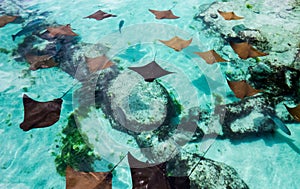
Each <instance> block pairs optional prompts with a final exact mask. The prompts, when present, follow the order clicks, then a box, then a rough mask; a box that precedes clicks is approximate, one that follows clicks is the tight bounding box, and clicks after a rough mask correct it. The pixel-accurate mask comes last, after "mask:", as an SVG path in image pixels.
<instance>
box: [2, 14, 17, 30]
mask: <svg viewBox="0 0 300 189" xmlns="http://www.w3.org/2000/svg"><path fill="white" fill-rule="evenodd" d="M17 18H18V16H8V15H3V16H0V28H1V27H4V26H5V25H6V24H8V23H11V22H13V21H15V20H16V19H17Z"/></svg>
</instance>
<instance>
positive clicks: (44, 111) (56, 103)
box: [20, 94, 63, 131]
mask: <svg viewBox="0 0 300 189" xmlns="http://www.w3.org/2000/svg"><path fill="white" fill-rule="evenodd" d="M62 102H63V101H62V99H61V98H58V99H54V100H52V101H48V102H38V101H35V100H33V99H31V98H30V97H29V96H27V95H26V94H24V95H23V105H24V121H23V122H22V123H21V124H20V127H21V129H23V130H24V131H29V130H30V129H34V128H43V127H49V126H51V125H53V124H54V123H56V122H57V121H58V120H59V117H60V111H61V105H62Z"/></svg>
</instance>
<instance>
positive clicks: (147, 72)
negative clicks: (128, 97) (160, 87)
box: [128, 60, 174, 82]
mask: <svg viewBox="0 0 300 189" xmlns="http://www.w3.org/2000/svg"><path fill="white" fill-rule="evenodd" d="M128 68H129V69H131V70H133V71H135V72H137V73H138V74H140V75H141V76H143V78H144V80H145V81H147V82H153V81H154V79H156V78H159V77H162V76H165V75H168V74H171V73H174V72H169V71H166V70H164V69H163V68H162V67H160V66H159V65H158V64H157V63H156V62H155V60H153V61H152V62H150V63H149V64H146V65H145V66H141V67H128Z"/></svg>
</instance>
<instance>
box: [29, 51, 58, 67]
mask: <svg viewBox="0 0 300 189" xmlns="http://www.w3.org/2000/svg"><path fill="white" fill-rule="evenodd" d="M25 58H26V60H27V61H28V62H29V63H30V70H37V69H39V68H51V67H54V66H57V65H58V64H57V63H56V62H54V60H53V58H52V55H42V56H37V55H32V54H27V55H25Z"/></svg>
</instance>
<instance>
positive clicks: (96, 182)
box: [66, 166, 113, 189]
mask: <svg viewBox="0 0 300 189" xmlns="http://www.w3.org/2000/svg"><path fill="white" fill-rule="evenodd" d="M112 177H113V175H112V173H111V172H80V171H75V170H74V169H73V168H71V167H70V166H67V169H66V189H83V188H84V189H111V188H112Z"/></svg>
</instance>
